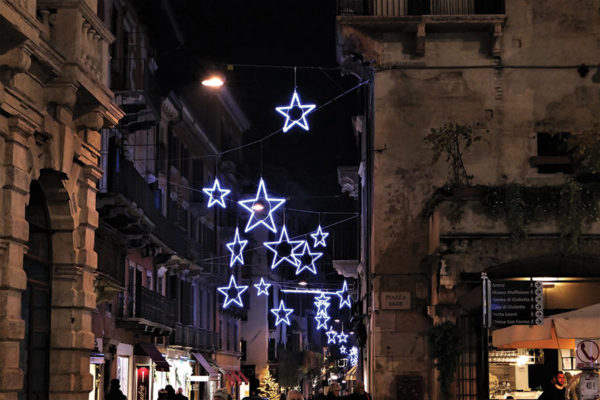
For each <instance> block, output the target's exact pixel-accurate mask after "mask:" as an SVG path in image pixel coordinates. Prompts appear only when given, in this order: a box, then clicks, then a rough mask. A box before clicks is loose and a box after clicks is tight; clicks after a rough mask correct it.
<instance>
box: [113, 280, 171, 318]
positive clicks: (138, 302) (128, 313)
mask: <svg viewBox="0 0 600 400" xmlns="http://www.w3.org/2000/svg"><path fill="white" fill-rule="evenodd" d="M174 310H176V301H175V300H174V299H169V298H167V297H164V296H162V295H160V294H158V293H156V292H153V291H152V290H150V289H147V288H145V287H142V286H138V287H136V289H135V294H134V295H131V294H129V293H128V292H123V293H121V294H120V295H119V307H118V317H119V318H120V319H122V320H145V321H147V322H150V323H155V324H158V325H161V326H164V327H167V328H174V327H175V314H174Z"/></svg>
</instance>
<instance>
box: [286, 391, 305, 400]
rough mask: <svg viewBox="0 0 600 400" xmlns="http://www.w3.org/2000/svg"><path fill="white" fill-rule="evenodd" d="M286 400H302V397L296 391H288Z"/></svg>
mask: <svg viewBox="0 0 600 400" xmlns="http://www.w3.org/2000/svg"><path fill="white" fill-rule="evenodd" d="M287 400H304V396H302V393H300V392H299V391H297V390H290V391H289V392H288V394H287Z"/></svg>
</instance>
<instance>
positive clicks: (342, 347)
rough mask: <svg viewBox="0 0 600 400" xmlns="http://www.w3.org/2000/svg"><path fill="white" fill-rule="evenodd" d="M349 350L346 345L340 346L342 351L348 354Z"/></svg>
mask: <svg viewBox="0 0 600 400" xmlns="http://www.w3.org/2000/svg"><path fill="white" fill-rule="evenodd" d="M347 352H348V351H347V350H346V346H340V353H342V354H346V353H347Z"/></svg>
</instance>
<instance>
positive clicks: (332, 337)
mask: <svg viewBox="0 0 600 400" xmlns="http://www.w3.org/2000/svg"><path fill="white" fill-rule="evenodd" d="M325 334H326V335H327V344H329V343H333V344H335V338H336V337H337V332H336V331H334V330H333V326H332V327H331V328H330V330H328V331H327V332H325Z"/></svg>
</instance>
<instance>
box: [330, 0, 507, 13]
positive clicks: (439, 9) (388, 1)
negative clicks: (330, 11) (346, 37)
mask: <svg viewBox="0 0 600 400" xmlns="http://www.w3.org/2000/svg"><path fill="white" fill-rule="evenodd" d="M337 6H338V15H341V16H349V15H369V16H378V17H404V16H421V15H491V14H504V1H503V0H338V3H337Z"/></svg>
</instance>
